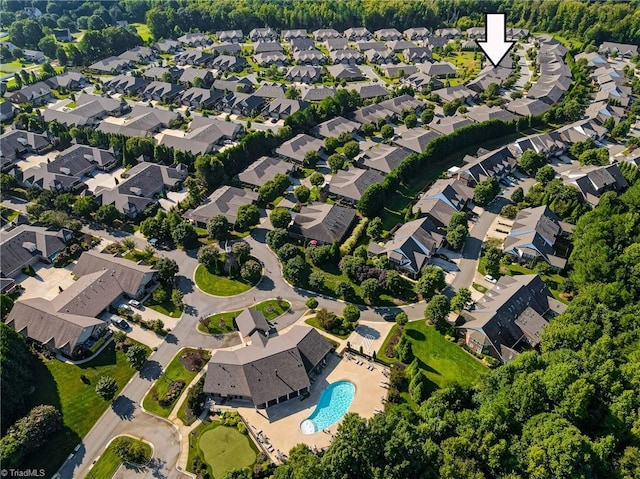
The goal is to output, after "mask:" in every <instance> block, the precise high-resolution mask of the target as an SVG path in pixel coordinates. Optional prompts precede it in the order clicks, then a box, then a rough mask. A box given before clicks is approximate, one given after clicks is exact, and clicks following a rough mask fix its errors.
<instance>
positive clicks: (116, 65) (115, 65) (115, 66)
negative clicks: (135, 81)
mask: <svg viewBox="0 0 640 479" xmlns="http://www.w3.org/2000/svg"><path fill="white" fill-rule="evenodd" d="M132 64H133V62H132V61H131V60H128V59H126V58H120V57H113V56H112V57H108V58H105V59H104V60H100V61H99V62H95V63H94V64H93V65H90V66H88V67H87V68H88V70H89V71H91V72H93V73H97V74H107V75H117V74H119V73H122V72H124V71H125V70H128V69H129V68H131V65H132Z"/></svg>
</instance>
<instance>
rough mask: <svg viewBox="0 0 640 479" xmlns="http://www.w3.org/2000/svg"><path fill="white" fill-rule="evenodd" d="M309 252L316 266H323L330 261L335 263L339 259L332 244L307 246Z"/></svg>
mask: <svg viewBox="0 0 640 479" xmlns="http://www.w3.org/2000/svg"><path fill="white" fill-rule="evenodd" d="M307 254H308V255H309V258H310V259H311V262H312V263H313V264H315V265H316V266H321V265H323V264H328V263H333V264H335V263H336V261H337V259H338V258H337V257H336V256H337V255H336V252H335V251H334V248H333V246H331V245H323V246H309V247H308V248H307Z"/></svg>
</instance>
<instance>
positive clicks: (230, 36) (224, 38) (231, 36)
mask: <svg viewBox="0 0 640 479" xmlns="http://www.w3.org/2000/svg"><path fill="white" fill-rule="evenodd" d="M243 37H244V34H243V33H242V30H221V31H217V32H216V38H217V39H218V41H220V42H229V43H241V42H242V38H243Z"/></svg>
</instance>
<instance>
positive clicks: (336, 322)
mask: <svg viewBox="0 0 640 479" xmlns="http://www.w3.org/2000/svg"><path fill="white" fill-rule="evenodd" d="M316 320H317V321H318V324H319V325H320V327H321V328H322V329H324V330H325V331H333V330H334V329H335V328H337V327H339V326H340V324H341V321H340V318H338V317H337V316H336V315H335V313H332V312H331V311H328V310H327V308H321V309H319V310H318V311H317V313H316Z"/></svg>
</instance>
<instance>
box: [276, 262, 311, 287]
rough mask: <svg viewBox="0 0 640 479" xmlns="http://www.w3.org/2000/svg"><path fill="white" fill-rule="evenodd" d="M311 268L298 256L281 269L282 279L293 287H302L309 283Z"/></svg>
mask: <svg viewBox="0 0 640 479" xmlns="http://www.w3.org/2000/svg"><path fill="white" fill-rule="evenodd" d="M310 273H311V268H310V267H309V264H308V263H307V262H306V261H305V260H304V259H303V258H301V257H300V256H296V257H295V258H292V259H290V260H289V261H287V262H286V263H285V265H284V268H282V274H283V276H284V279H286V280H287V281H288V282H289V283H291V284H292V285H294V286H298V287H304V286H305V285H306V284H307V283H308V282H309V274H310Z"/></svg>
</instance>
